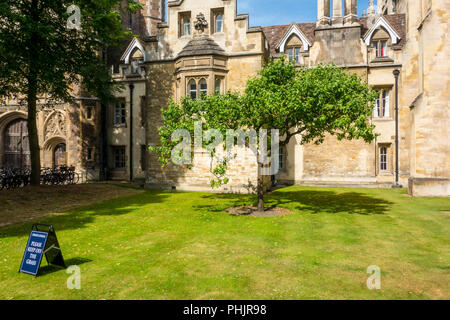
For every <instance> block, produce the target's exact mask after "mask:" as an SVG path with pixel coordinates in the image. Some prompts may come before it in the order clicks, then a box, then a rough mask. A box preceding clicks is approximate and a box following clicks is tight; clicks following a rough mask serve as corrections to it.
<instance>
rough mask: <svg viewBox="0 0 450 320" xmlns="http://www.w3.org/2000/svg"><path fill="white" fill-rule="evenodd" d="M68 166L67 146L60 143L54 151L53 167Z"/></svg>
mask: <svg viewBox="0 0 450 320" xmlns="http://www.w3.org/2000/svg"><path fill="white" fill-rule="evenodd" d="M66 165H67V153H66V144H65V143H60V144H58V145H56V147H55V149H54V151H53V166H54V167H55V168H57V167H60V166H66Z"/></svg>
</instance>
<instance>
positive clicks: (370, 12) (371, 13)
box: [367, 0, 375, 17]
mask: <svg viewBox="0 0 450 320" xmlns="http://www.w3.org/2000/svg"><path fill="white" fill-rule="evenodd" d="M367 15H368V16H369V17H373V16H375V6H374V5H373V0H369V8H367Z"/></svg>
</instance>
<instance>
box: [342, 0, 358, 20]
mask: <svg viewBox="0 0 450 320" xmlns="http://www.w3.org/2000/svg"><path fill="white" fill-rule="evenodd" d="M344 24H346V25H358V14H357V5H356V0H345V17H344Z"/></svg>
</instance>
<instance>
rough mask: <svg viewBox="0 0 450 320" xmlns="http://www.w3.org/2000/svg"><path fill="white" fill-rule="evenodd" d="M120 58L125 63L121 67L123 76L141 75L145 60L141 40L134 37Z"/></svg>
mask: <svg viewBox="0 0 450 320" xmlns="http://www.w3.org/2000/svg"><path fill="white" fill-rule="evenodd" d="M120 60H121V61H123V63H124V64H125V66H124V67H123V68H122V70H123V75H124V76H128V77H129V76H141V74H142V72H143V71H144V63H145V62H146V61H147V54H146V51H145V49H144V45H143V44H142V42H141V41H140V40H139V39H138V38H134V39H133V40H132V41H131V42H130V44H129V45H128V47H127V49H126V50H125V52H124V54H123V55H122V58H121V59H120Z"/></svg>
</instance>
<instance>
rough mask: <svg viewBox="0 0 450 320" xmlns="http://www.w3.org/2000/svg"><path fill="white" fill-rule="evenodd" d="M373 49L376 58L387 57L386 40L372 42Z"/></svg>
mask: <svg viewBox="0 0 450 320" xmlns="http://www.w3.org/2000/svg"><path fill="white" fill-rule="evenodd" d="M372 43H373V46H374V47H375V56H376V58H386V57H389V56H388V54H387V51H388V50H387V48H388V40H374V41H372Z"/></svg>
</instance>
